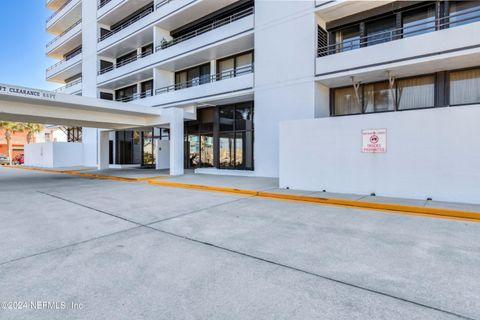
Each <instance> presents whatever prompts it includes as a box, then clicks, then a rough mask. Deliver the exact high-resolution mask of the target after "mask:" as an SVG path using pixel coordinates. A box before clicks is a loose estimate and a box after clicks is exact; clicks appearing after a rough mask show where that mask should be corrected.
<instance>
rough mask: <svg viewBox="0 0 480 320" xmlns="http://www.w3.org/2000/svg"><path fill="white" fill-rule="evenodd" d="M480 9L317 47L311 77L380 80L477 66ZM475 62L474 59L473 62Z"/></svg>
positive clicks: (336, 81)
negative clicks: (314, 70) (386, 76)
mask: <svg viewBox="0 0 480 320" xmlns="http://www.w3.org/2000/svg"><path fill="white" fill-rule="evenodd" d="M478 34H480V8H475V9H474V10H469V11H464V12H460V13H459V14H452V15H450V16H447V17H443V18H440V19H437V20H435V21H433V22H432V21H430V22H428V23H419V24H416V25H414V26H409V29H408V30H407V29H406V28H405V29H404V28H401V29H396V30H393V31H388V32H381V33H376V34H372V35H369V36H367V37H361V38H357V39H356V40H353V41H348V42H343V43H341V44H333V45H327V46H323V47H321V48H319V49H318V52H317V59H316V76H317V80H320V81H321V82H323V83H325V84H326V85H333V86H339V85H347V84H351V82H352V80H351V76H355V78H356V80H357V81H376V80H383V79H384V78H385V75H386V72H387V71H386V70H388V71H390V72H391V73H392V74H395V75H396V76H402V77H407V76H410V75H416V74H422V73H433V72H437V71H441V69H445V64H448V66H449V69H450V67H451V69H453V68H462V67H465V68H466V67H470V66H473V65H478V61H480V59H479V58H480V57H478V52H480V49H479V48H478ZM475 61H476V62H475Z"/></svg>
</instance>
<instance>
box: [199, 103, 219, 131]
mask: <svg viewBox="0 0 480 320" xmlns="http://www.w3.org/2000/svg"><path fill="white" fill-rule="evenodd" d="M214 114H215V110H214V109H213V108H206V109H200V110H198V116H197V119H198V120H199V121H200V131H201V132H213V117H214Z"/></svg>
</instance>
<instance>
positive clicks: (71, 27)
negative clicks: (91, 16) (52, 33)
mask: <svg viewBox="0 0 480 320" xmlns="http://www.w3.org/2000/svg"><path fill="white" fill-rule="evenodd" d="M80 23H82V19H80V20H78V21H77V22H75V23H74V24H72V25H71V26H70V27H68V28H67V29H66V30H65V31H63V32H62V33H60V34H59V35H58V36H56V37H55V38H54V39H52V41H50V42H49V43H47V46H46V47H47V48H48V47H49V46H50V45H51V44H53V43H54V42H56V41H57V40H58V39H60V38H61V37H63V36H64V35H66V34H67V33H68V32H69V31H70V30H72V29H73V28H75V27H76V26H78V25H79V24H80Z"/></svg>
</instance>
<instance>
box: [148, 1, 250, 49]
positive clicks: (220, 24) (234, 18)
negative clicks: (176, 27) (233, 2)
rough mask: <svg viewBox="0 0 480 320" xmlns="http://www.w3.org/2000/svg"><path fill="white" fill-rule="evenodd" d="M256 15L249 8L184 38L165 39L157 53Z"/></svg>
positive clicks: (194, 31) (216, 21)
mask: <svg viewBox="0 0 480 320" xmlns="http://www.w3.org/2000/svg"><path fill="white" fill-rule="evenodd" d="M253 13H254V8H253V7H250V8H247V9H245V10H242V11H239V12H236V13H234V14H232V15H231V16H229V17H226V18H223V19H219V20H215V21H213V22H212V23H210V24H208V25H206V26H204V27H201V28H199V29H197V30H193V31H191V32H189V33H187V34H184V35H183V36H180V37H177V38H174V39H172V40H170V41H166V40H165V39H164V41H162V43H161V44H160V45H158V46H157V47H156V48H155V50H156V51H160V50H163V49H167V48H169V47H171V46H174V45H176V44H178V43H180V42H183V41H186V40H189V39H192V38H195V37H197V36H199V35H202V34H204V33H207V32H209V31H212V30H214V29H217V28H220V27H223V26H224V25H227V24H229V23H232V22H234V21H237V20H240V19H242V18H245V17H247V16H249V15H252V14H253Z"/></svg>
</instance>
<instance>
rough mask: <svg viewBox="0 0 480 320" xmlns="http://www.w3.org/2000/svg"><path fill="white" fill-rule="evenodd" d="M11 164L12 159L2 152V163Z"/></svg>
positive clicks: (0, 158) (0, 157) (0, 159)
mask: <svg viewBox="0 0 480 320" xmlns="http://www.w3.org/2000/svg"><path fill="white" fill-rule="evenodd" d="M6 164H10V159H9V158H8V156H6V155H4V154H0V165H2V166H3V165H6Z"/></svg>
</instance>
